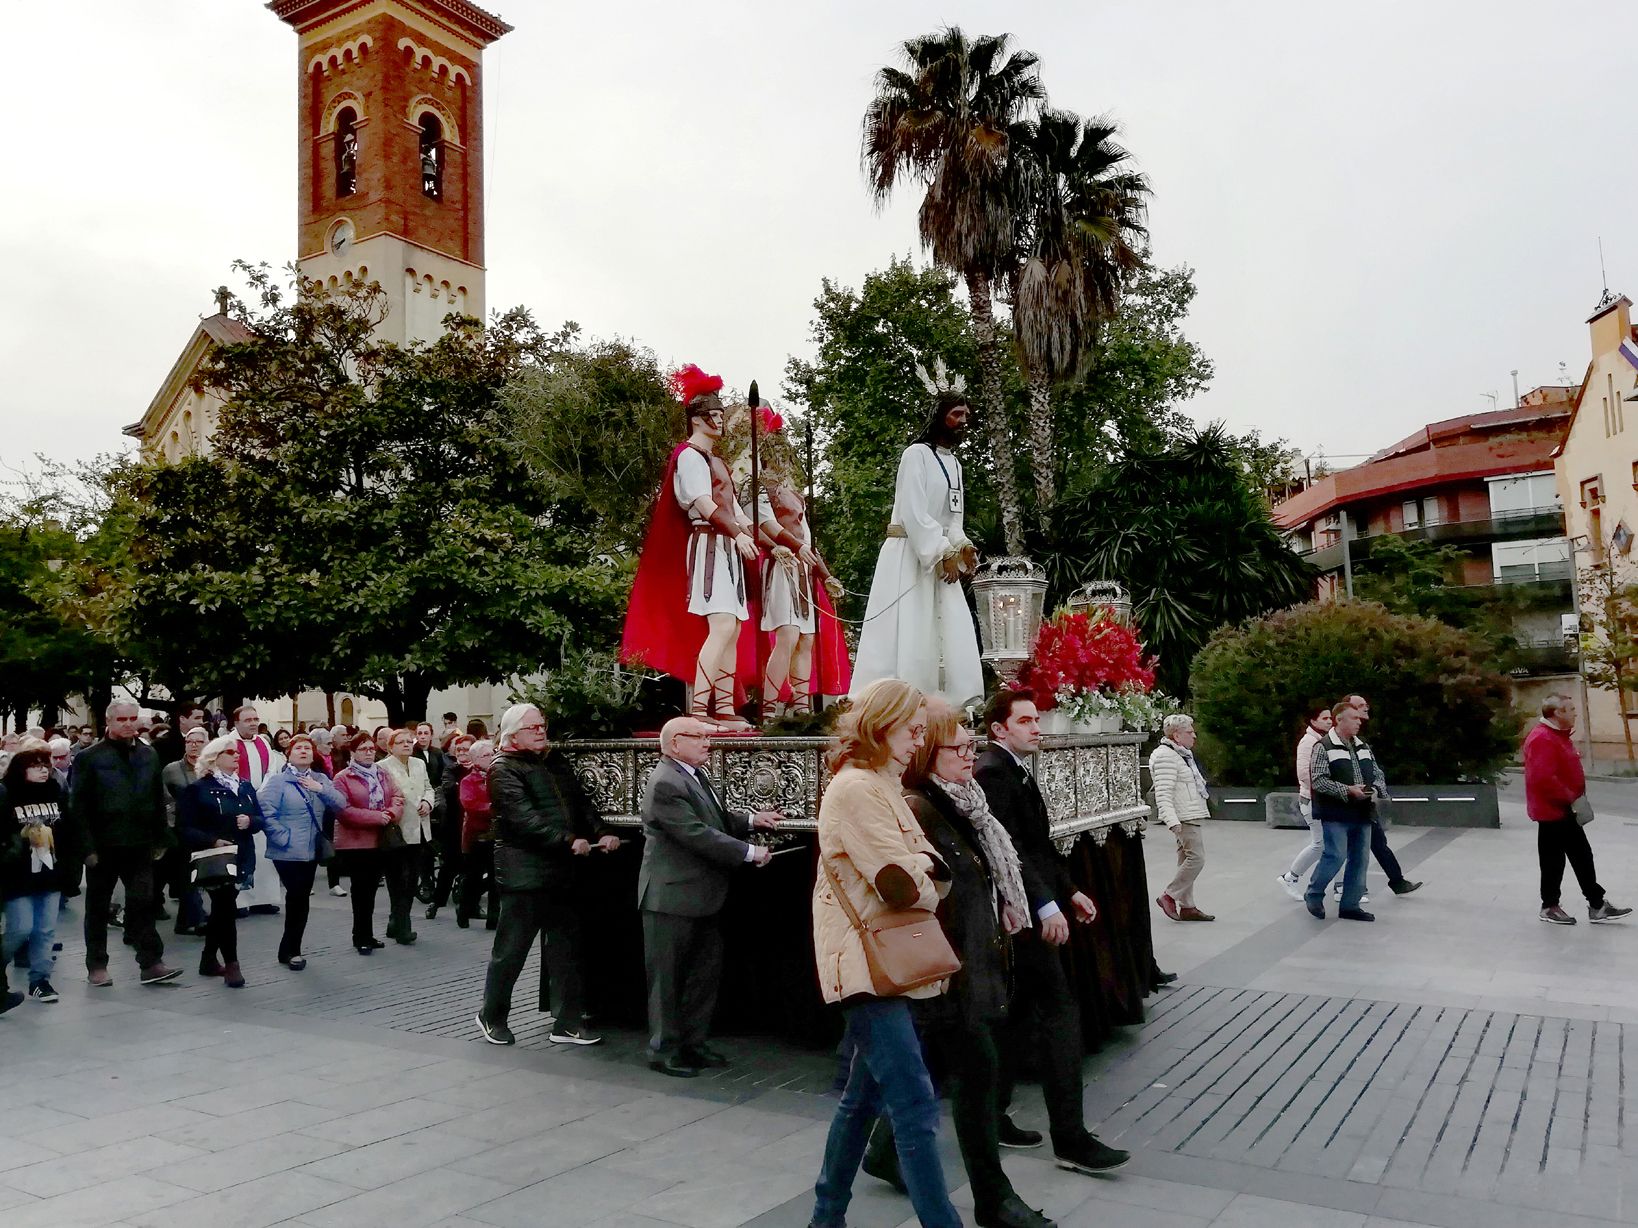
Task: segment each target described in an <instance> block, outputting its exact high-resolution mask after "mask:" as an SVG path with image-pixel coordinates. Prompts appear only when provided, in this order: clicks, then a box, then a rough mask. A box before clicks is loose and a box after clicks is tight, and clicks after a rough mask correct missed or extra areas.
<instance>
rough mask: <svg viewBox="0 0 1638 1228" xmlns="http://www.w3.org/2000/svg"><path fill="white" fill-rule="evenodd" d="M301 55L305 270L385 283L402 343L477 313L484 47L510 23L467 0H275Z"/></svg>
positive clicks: (335, 281)
mask: <svg viewBox="0 0 1638 1228" xmlns="http://www.w3.org/2000/svg"><path fill="white" fill-rule="evenodd" d="M267 7H268V8H269V9H271V10H272V12H273V14H274V15H275V16H276V17H278V18H279V19H280V20H281V21H284V22H286V23H288V24H289V25H290V26H291V27H292V28H294V29H295V31H296V34H297V38H298V44H299V52H298V57H297V67H298V70H299V72H300V89H299V99H300V101H299V108H298V114H297V133H296V149H297V164H298V168H299V171H298V176H297V181H298V185H299V189H298V190H299V194H300V198H299V202H298V205H297V231H296V233H297V246H296V251H297V266H298V267H299V268H300V270H301V271H302V273H303V274H304V275H306V276H307V277H311V278H314V279H316V280H318V281H319V282H321V283H323V284H325V285H328V286H332V287H339V286H341V285H344V284H346V283H347V282H349V281H363V282H371V281H376V282H380V283H381V286H382V288H383V289H384V290H385V291H386V294H387V304H388V315H387V318H386V320H384V321H383V322H382V325H381V329H380V333H381V335H382V337H383V338H384V339H385V340H388V341H393V342H396V343H398V344H401V345H402V344H405V343H407V342H410V341H416V340H430V339H432V338H435V337H437V336H438V335H439V333H441V332H442V323H443V318H444V317H445V316H446V315H448V314H449V313H450V312H452V311H455V312H461V313H463V314H465V315H470V316H476V317H477V318H478V319H480V320H482V319H483V318H484V315H485V303H484V264H483V261H484V252H483V240H484V230H483V73H482V64H481V61H482V58H483V49H484V48H485V47H487V46H488V45H489V44H490V43H492V42H494V41H495V40H496V39H497V38H499V37H501V36H502V35H503V34H506V33H507V32H508V31H510V30H511V28H512V27H511V26H509V25H507V24H506V23H505V22H504V21H502V20H500V18H498V17H496V16H494V15H493V14H490V13H487V12H485V11H484V10H483V9H480V8H478V7H477V6H476V5H474V4H468V3H466V0H272V2H271V3H270V4H268V6H267Z"/></svg>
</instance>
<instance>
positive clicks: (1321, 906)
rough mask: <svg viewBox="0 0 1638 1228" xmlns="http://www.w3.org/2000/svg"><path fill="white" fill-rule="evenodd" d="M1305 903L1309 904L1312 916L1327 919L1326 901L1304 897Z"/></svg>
mask: <svg viewBox="0 0 1638 1228" xmlns="http://www.w3.org/2000/svg"><path fill="white" fill-rule="evenodd" d="M1303 903H1304V904H1307V905H1308V912H1309V914H1310V915H1311V916H1315V917H1318V918H1319V919H1320V920H1321V921H1323V920H1325V901H1323V900H1310V899H1307V898H1304V900H1303Z"/></svg>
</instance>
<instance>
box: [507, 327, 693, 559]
mask: <svg viewBox="0 0 1638 1228" xmlns="http://www.w3.org/2000/svg"><path fill="white" fill-rule="evenodd" d="M554 345H555V346H556V347H557V348H554V351H553V352H552V354H551V355H550V357H549V358H548V359H547V360H546V361H544V362H542V363H540V364H538V365H531V366H528V367H525V368H524V369H523V370H521V371H519V372H518V373H517V374H516V375H515V376H513V377H512V378H511V379H510V380H509V381H507V383H506V385H505V386H504V387H503V388H502V389H501V393H500V402H501V407H502V410H503V411H504V413H505V415H506V416H507V418H508V420H509V421H510V424H511V430H512V434H513V437H514V438H515V439H516V441H517V443H518V446H519V447H520V448H521V449H522V452H523V455H524V457H525V458H526V459H527V461H528V462H529V467H530V469H531V471H532V472H533V473H534V474H535V476H536V478H537V479H538V480H539V482H540V483H541V486H542V487H543V493H544V495H545V497H546V498H547V499H549V500H551V501H552V502H554V503H556V504H557V505H558V506H559V508H560V509H561V510H562V511H563V513H564V514H565V515H566V516H567V517H568V518H570V519H573V520H578V521H580V522H581V523H584V524H587V525H590V526H592V529H591V532H592V534H593V536H594V538H595V539H596V541H597V543H598V546H599V548H601V549H603V550H606V551H609V552H611V553H624V554H631V553H635V552H636V551H637V550H638V548H639V547H640V546H641V545H642V538H643V533H644V531H645V529H646V528H647V525H648V509H649V506H650V505H651V504H652V503H653V500H654V489H655V482H656V481H657V480H658V476H659V473H660V471H661V469H662V467H663V466H664V465H665V461H666V457H667V455H669V453H670V451H671V449H672V447H673V446H674V445H675V444H676V442H677V440H678V439H680V438H681V437H682V415H681V414H680V413H679V412H678V410H677V404H676V401H675V399H674V398H673V397H672V395H671V392H670V390H669V388H668V387H667V385H666V379H665V375H664V374H663V373H662V372H661V371H660V367H659V361H658V360H657V359H656V358H655V356H654V352H653V351H652V350H646V349H642V348H639V347H638V346H635V345H633V344H631V343H630V342H627V341H620V340H615V341H592V342H588V343H584V344H578V343H576V330H575V329H574V327H573V326H572V325H571V326H569V327H567V328H565V329H564V330H563V331H562V332H561V333H559V334H558V336H557V337H556V338H554Z"/></svg>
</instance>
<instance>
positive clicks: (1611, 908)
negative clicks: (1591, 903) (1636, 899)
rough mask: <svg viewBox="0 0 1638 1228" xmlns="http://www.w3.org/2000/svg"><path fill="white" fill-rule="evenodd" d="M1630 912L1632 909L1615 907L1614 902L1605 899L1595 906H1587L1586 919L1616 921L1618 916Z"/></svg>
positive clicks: (1623, 915)
mask: <svg viewBox="0 0 1638 1228" xmlns="http://www.w3.org/2000/svg"><path fill="white" fill-rule="evenodd" d="M1631 912H1632V909H1630V908H1617V907H1616V906H1615V905H1614V904H1611V903H1610V902H1609V901H1608V900H1605V901H1604V902H1603V903H1602V904H1600V905H1599V906H1598V907H1597V908H1589V909H1588V910H1587V920H1589V921H1617V920H1619V919H1620V918H1622V917H1625V916H1627V915H1629V914H1630V913H1631Z"/></svg>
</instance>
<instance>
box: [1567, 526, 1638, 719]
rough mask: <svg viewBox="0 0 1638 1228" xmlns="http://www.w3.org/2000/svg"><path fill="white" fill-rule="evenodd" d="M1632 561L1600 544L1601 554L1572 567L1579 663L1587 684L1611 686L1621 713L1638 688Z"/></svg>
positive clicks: (1637, 587)
mask: <svg viewBox="0 0 1638 1228" xmlns="http://www.w3.org/2000/svg"><path fill="white" fill-rule="evenodd" d="M1635 581H1638V566H1635V565H1634V564H1633V562H1632V561H1631V559H1629V558H1628V557H1626V556H1625V555H1622V554H1619V553H1617V552H1615V551H1613V550H1611V549H1610V548H1609V544H1608V543H1607V542H1606V543H1604V553H1603V557H1602V559H1600V560H1596V561H1594V562H1592V563H1590V564H1588V565H1587V566H1585V567H1582V568H1580V569H1579V570H1578V572H1577V574H1576V585H1577V587H1578V588H1579V589H1580V596H1581V666H1582V672H1583V673H1584V674H1585V675H1586V678H1587V683H1588V685H1589V686H1595V687H1597V688H1598V689H1599V690H1602V691H1614V692H1615V693H1616V695H1617V697H1618V699H1619V701H1620V704H1621V710H1622V712H1623V713H1624V712H1626V711H1628V710H1629V709H1630V707H1631V702H1632V699H1631V697H1632V695H1633V692H1634V691H1638V583H1635Z"/></svg>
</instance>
